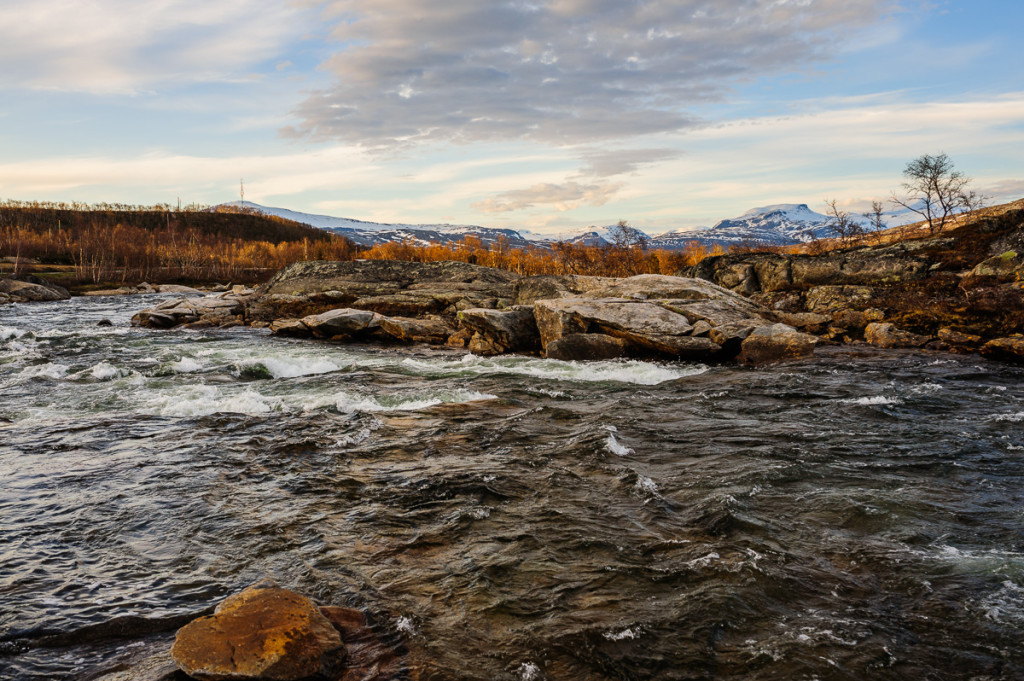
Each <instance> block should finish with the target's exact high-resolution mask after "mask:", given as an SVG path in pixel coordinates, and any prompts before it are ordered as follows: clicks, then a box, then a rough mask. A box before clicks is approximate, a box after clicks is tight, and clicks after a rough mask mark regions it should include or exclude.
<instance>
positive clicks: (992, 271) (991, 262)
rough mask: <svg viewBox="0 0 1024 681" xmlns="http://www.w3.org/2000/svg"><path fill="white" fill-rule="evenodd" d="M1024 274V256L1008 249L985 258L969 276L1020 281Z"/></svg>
mask: <svg viewBox="0 0 1024 681" xmlns="http://www.w3.org/2000/svg"><path fill="white" fill-rule="evenodd" d="M1022 276H1024V257H1022V256H1020V255H1018V254H1017V252H1016V251H1006V252H1004V253H1001V254H1000V255H997V256H995V257H994V258H989V259H988V260H983V261H982V262H980V263H978V264H977V265H976V266H975V267H974V269H972V270H971V271H970V272H969V273H968V275H967V277H968V278H977V277H994V278H996V279H1000V280H1002V281H1019V280H1020V279H1021V278H1022Z"/></svg>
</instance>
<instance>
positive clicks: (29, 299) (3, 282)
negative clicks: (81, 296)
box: [0, 274, 71, 303]
mask: <svg viewBox="0 0 1024 681" xmlns="http://www.w3.org/2000/svg"><path fill="white" fill-rule="evenodd" d="M0 293H2V294H5V295H6V296H7V299H8V302H12V303H37V302H46V301H52V300H68V299H69V298H71V294H70V293H68V290H67V289H66V288H63V287H62V286H57V285H56V284H53V283H51V282H48V281H46V280H45V279H41V278H39V277H35V276H32V275H31V274H19V275H15V276H13V277H6V278H3V279H0Z"/></svg>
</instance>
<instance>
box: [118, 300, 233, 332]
mask: <svg viewBox="0 0 1024 681" xmlns="http://www.w3.org/2000/svg"><path fill="white" fill-rule="evenodd" d="M247 301H248V297H247V296H236V295H234V294H231V293H221V294H217V295H212V296H201V297H186V298H175V299H173V300H167V301H164V302H162V303H160V304H159V305H155V306H154V307H150V308H147V309H145V310H142V311H140V312H137V313H135V315H134V316H133V317H132V326H148V327H151V328H157V329H167V328H171V327H174V326H178V325H181V324H195V323H197V322H203V325H202V326H224V325H226V324H231V323H233V322H236V321H241V318H242V316H243V315H244V314H245V305H246V302H247Z"/></svg>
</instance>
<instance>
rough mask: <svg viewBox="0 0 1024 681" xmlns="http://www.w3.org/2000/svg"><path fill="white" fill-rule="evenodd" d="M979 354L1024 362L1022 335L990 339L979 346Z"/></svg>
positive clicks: (1008, 360) (1023, 339) (1023, 338)
mask: <svg viewBox="0 0 1024 681" xmlns="http://www.w3.org/2000/svg"><path fill="white" fill-rule="evenodd" d="M981 354H982V355H983V356H985V357H990V358H992V359H998V360H1002V361H1004V362H1015V363H1024V335H1016V336H1010V337H1008V338H996V339H994V340H990V341H989V342H988V343H985V344H984V345H982V346H981Z"/></svg>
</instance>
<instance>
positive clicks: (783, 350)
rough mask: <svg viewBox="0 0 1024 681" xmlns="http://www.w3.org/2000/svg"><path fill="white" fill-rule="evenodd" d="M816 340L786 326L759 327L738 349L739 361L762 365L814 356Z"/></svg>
mask: <svg viewBox="0 0 1024 681" xmlns="http://www.w3.org/2000/svg"><path fill="white" fill-rule="evenodd" d="M817 344H818V339H817V337H815V336H812V335H810V334H807V333H801V332H799V331H797V330H796V329H794V328H793V327H792V326H789V325H787V324H772V325H771V326H761V327H758V328H756V329H754V330H753V331H751V333H750V335H749V336H747V337H746V338H745V339H744V340H743V343H742V345H741V348H740V355H739V359H740V361H742V362H744V363H746V364H763V363H765V362H777V361H779V360H783V359H793V358H796V357H807V356H809V355H812V354H814V347H815V346H816V345H817Z"/></svg>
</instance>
